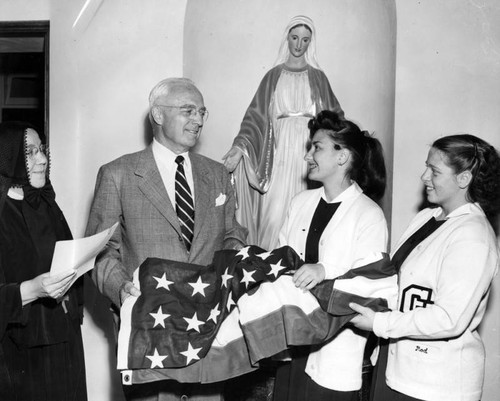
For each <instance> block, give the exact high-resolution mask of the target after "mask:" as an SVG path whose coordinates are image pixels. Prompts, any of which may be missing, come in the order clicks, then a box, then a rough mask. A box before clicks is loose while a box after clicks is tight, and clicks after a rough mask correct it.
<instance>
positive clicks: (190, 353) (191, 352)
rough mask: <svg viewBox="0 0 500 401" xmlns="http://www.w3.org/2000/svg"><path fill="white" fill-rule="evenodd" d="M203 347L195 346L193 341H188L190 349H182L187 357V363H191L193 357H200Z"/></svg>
mask: <svg viewBox="0 0 500 401" xmlns="http://www.w3.org/2000/svg"><path fill="white" fill-rule="evenodd" d="M200 350H201V348H193V346H192V345H191V343H188V349H187V350H186V351H181V354H182V355H184V356H185V357H186V358H187V362H186V365H188V364H189V362H191V361H192V360H193V359H200V357H199V356H198V352H200Z"/></svg>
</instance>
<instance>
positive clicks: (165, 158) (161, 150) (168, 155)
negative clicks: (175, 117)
mask: <svg viewBox="0 0 500 401" xmlns="http://www.w3.org/2000/svg"><path fill="white" fill-rule="evenodd" d="M152 148H153V154H154V155H155V156H156V157H158V159H159V160H161V161H162V162H163V163H166V164H175V159H176V157H177V156H184V163H188V164H190V159H189V152H184V153H180V154H176V153H174V152H172V151H171V150H170V149H169V148H167V147H166V146H163V145H162V144H161V143H160V142H158V141H157V140H156V138H153V144H152Z"/></svg>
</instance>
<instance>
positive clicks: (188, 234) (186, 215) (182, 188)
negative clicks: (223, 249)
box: [175, 156, 194, 252]
mask: <svg viewBox="0 0 500 401" xmlns="http://www.w3.org/2000/svg"><path fill="white" fill-rule="evenodd" d="M175 162H176V163H177V172H176V173H175V211H176V213H177V217H178V218H179V221H180V223H181V231H182V238H183V239H184V243H185V244H186V248H187V250H188V252H189V250H190V249H191V243H192V241H193V230H194V205H193V196H192V195H191V190H190V189H189V184H188V182H187V180H186V174H185V173H184V157H183V156H177V158H176V159H175Z"/></svg>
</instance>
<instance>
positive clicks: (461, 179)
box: [457, 170, 472, 189]
mask: <svg viewBox="0 0 500 401" xmlns="http://www.w3.org/2000/svg"><path fill="white" fill-rule="evenodd" d="M471 181H472V173H471V172H470V171H469V170H465V171H462V172H461V173H460V174H458V175H457V182H458V186H459V187H460V188H462V189H465V188H467V187H468V186H469V185H470V183H471Z"/></svg>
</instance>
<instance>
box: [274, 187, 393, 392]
mask: <svg viewBox="0 0 500 401" xmlns="http://www.w3.org/2000/svg"><path fill="white" fill-rule="evenodd" d="M322 197H323V198H325V195H324V190H323V188H319V189H314V190H308V191H304V192H301V193H299V194H298V195H297V196H296V197H295V198H294V199H293V200H292V203H291V205H290V208H289V210H288V215H287V218H286V220H285V223H284V224H283V227H282V229H281V232H280V246H284V245H289V246H291V247H292V248H293V249H294V250H295V251H296V252H297V253H298V254H299V255H300V256H301V257H302V258H304V256H305V247H306V239H307V234H308V231H309V226H310V224H311V220H312V217H313V215H314V212H315V210H316V207H317V205H318V202H319V200H320V199H321V198H322ZM325 200H326V198H325ZM332 202H341V204H340V206H339V208H338V209H337V211H336V212H335V214H334V215H333V217H332V219H331V220H330V222H329V223H328V225H327V226H326V228H325V230H324V232H323V234H322V235H321V239H320V242H319V261H318V263H321V264H322V265H323V266H324V267H325V272H326V279H334V278H336V277H338V276H340V275H342V274H344V273H346V272H347V271H348V270H350V269H351V268H353V267H359V266H362V265H364V264H367V263H370V262H372V261H373V257H374V255H380V254H381V253H382V252H386V248H387V223H386V220H385V218H384V214H383V212H382V209H380V207H379V206H378V205H377V204H376V203H375V202H373V201H372V200H371V199H370V198H368V197H367V196H366V195H364V194H363V191H362V190H361V188H360V187H359V186H358V184H356V183H353V184H352V185H351V186H350V187H349V188H347V189H346V190H345V191H344V192H342V193H341V194H340V195H339V196H338V197H337V198H335V199H334V200H333V201H332ZM365 262H366V263H365ZM365 344H366V337H365V336H363V335H360V334H357V333H355V332H354V331H353V330H352V329H351V328H346V329H344V330H343V331H342V332H341V333H340V334H339V335H338V336H336V337H335V338H334V340H333V341H331V342H329V343H327V344H325V345H323V346H322V347H321V348H319V349H317V350H315V351H314V352H312V353H311V354H310V355H309V358H308V361H307V366H306V373H307V374H308V375H309V376H310V377H311V378H312V379H313V380H314V381H315V382H316V383H318V384H319V385H320V386H323V387H326V388H329V389H333V390H337V391H354V390H358V389H360V388H361V370H362V362H363V352H364V348H365Z"/></svg>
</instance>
